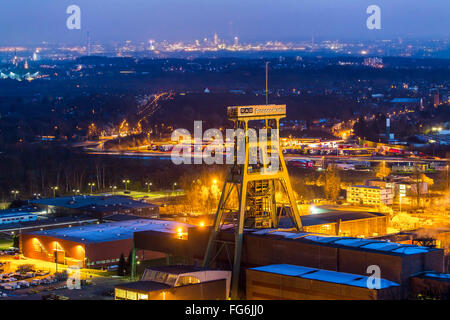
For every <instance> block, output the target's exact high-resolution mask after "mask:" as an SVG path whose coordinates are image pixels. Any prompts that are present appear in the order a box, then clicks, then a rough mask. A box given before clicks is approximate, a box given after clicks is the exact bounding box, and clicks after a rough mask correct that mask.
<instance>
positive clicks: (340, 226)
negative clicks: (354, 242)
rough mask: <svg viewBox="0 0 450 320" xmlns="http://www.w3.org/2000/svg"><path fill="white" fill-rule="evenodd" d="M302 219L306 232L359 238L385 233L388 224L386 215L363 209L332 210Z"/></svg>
mask: <svg viewBox="0 0 450 320" xmlns="http://www.w3.org/2000/svg"><path fill="white" fill-rule="evenodd" d="M300 219H301V221H302V225H303V230H304V231H305V232H311V233H321V234H322V233H323V234H329V235H338V236H346V237H359V238H367V237H375V236H379V235H384V234H386V230H387V224H388V218H387V216H386V215H384V214H382V213H379V212H362V211H330V212H325V213H319V214H310V215H304V216H300Z"/></svg>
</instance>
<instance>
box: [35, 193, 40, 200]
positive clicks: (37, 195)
mask: <svg viewBox="0 0 450 320" xmlns="http://www.w3.org/2000/svg"><path fill="white" fill-rule="evenodd" d="M33 196H34V197H35V198H36V199H39V198H40V197H41V194H40V193H34V194H33Z"/></svg>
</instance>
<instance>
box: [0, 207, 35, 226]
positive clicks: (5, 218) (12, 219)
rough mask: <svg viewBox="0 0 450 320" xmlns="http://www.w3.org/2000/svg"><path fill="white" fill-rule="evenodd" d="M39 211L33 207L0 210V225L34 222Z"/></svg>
mask: <svg viewBox="0 0 450 320" xmlns="http://www.w3.org/2000/svg"><path fill="white" fill-rule="evenodd" d="M40 211H41V210H39V209H38V208H35V207H20V208H14V209H6V210H0V225H5V224H8V225H9V224H14V223H20V222H26V221H36V220H37V214H38V213H40Z"/></svg>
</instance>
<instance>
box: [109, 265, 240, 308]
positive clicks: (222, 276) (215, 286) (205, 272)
mask: <svg viewBox="0 0 450 320" xmlns="http://www.w3.org/2000/svg"><path fill="white" fill-rule="evenodd" d="M230 282H231V271H224V270H210V269H207V268H201V267H196V266H189V265H173V266H161V267H152V268H148V269H146V270H145V271H144V273H143V275H142V278H141V280H140V281H136V282H129V283H121V284H118V285H116V286H115V299H116V300H217V299H220V300H225V299H226V298H227V297H228V295H229V291H230Z"/></svg>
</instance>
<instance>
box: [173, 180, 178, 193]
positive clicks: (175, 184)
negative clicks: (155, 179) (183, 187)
mask: <svg viewBox="0 0 450 320" xmlns="http://www.w3.org/2000/svg"><path fill="white" fill-rule="evenodd" d="M176 185H177V183H176V182H175V183H174V184H173V185H172V193H175V186H176Z"/></svg>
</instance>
